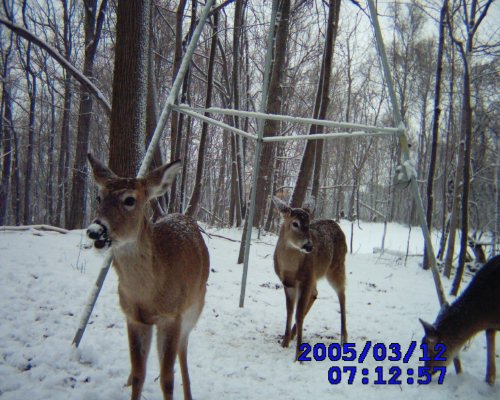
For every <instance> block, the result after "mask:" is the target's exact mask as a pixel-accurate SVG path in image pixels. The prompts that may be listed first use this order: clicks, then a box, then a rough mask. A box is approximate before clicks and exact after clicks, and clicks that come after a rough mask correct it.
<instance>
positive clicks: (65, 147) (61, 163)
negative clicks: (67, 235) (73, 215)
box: [54, 73, 73, 226]
mask: <svg viewBox="0 0 500 400" xmlns="http://www.w3.org/2000/svg"><path fill="white" fill-rule="evenodd" d="M72 97H73V88H72V86H71V77H70V75H69V74H68V73H66V77H65V79H64V101H63V104H64V106H63V107H64V108H63V117H62V129H61V141H60V144H59V160H58V163H57V202H56V215H55V221H54V225H56V226H62V223H63V212H64V209H63V205H64V197H65V196H66V186H67V181H68V164H69V161H68V158H69V122H70V115H71V101H72Z"/></svg>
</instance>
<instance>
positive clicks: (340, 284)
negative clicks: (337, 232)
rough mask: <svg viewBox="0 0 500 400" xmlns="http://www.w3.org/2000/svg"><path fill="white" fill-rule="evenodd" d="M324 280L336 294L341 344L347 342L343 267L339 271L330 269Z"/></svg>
mask: <svg viewBox="0 0 500 400" xmlns="http://www.w3.org/2000/svg"><path fill="white" fill-rule="evenodd" d="M326 278H327V279H328V283H330V285H331V286H332V288H333V289H334V290H335V292H336V293H337V296H338V298H339V304H340V342H341V343H342V344H344V343H346V342H347V322H346V309H345V302H346V299H345V272H344V265H343V264H342V266H341V268H340V269H335V268H332V269H330V270H329V271H328V273H327V276H326Z"/></svg>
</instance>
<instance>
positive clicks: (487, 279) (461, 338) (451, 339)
mask: <svg viewBox="0 0 500 400" xmlns="http://www.w3.org/2000/svg"><path fill="white" fill-rule="evenodd" d="M420 322H421V323H422V325H423V327H424V331H425V336H424V338H423V339H422V342H423V343H427V344H428V348H429V358H430V359H431V361H427V362H426V366H428V367H430V368H433V367H435V366H445V365H447V364H449V362H450V361H451V360H453V359H454V358H455V356H456V355H457V353H458V352H459V351H460V349H461V348H462V347H463V346H464V344H465V343H466V342H467V341H468V340H469V339H470V338H471V337H473V336H474V335H475V334H476V333H478V332H481V331H486V353H487V361H486V362H487V365H486V382H488V383H489V384H490V385H493V384H494V383H495V375H496V368H495V333H496V331H498V330H500V255H499V256H496V257H494V258H492V259H491V260H490V261H488V262H487V263H486V264H485V265H484V266H483V267H482V268H481V269H480V270H479V271H478V272H477V273H476V275H475V276H474V278H473V279H472V280H471V282H470V283H469V286H467V288H466V289H465V290H464V291H463V293H462V294H461V295H460V296H459V297H458V298H457V299H456V300H455V301H454V302H453V304H452V305H451V306H449V305H447V304H446V305H445V306H444V307H442V309H441V311H440V313H439V315H438V317H437V319H436V322H434V324H432V325H431V324H429V323H428V322H425V321H422V320H420ZM438 343H442V344H444V345H445V346H446V350H445V351H444V353H443V354H442V355H441V357H439V358H445V359H446V361H435V360H434V358H435V355H436V352H435V346H436V344H438Z"/></svg>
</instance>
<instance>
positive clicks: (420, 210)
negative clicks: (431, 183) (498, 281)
mask: <svg viewBox="0 0 500 400" xmlns="http://www.w3.org/2000/svg"><path fill="white" fill-rule="evenodd" d="M368 6H369V8H370V15H371V19H372V22H373V27H374V29H375V37H376V39H377V45H378V52H379V56H380V59H381V61H382V69H383V72H384V77H385V80H386V82H387V87H388V89H389V96H390V98H391V103H392V108H393V110H392V112H393V115H394V122H395V123H396V125H398V126H399V127H404V124H403V118H402V116H401V112H400V109H399V102H398V99H397V97H396V92H395V90H394V83H393V81H392V76H391V70H390V68H389V62H388V61H387V53H386V51H385V46H384V40H383V38H382V32H381V30H380V25H379V22H378V17H377V11H376V9H375V5H374V4H373V0H368ZM399 144H400V146H401V150H402V153H403V159H404V161H408V160H409V159H410V150H409V148H408V140H407V138H406V134H405V133H404V131H403V133H402V134H401V135H400V136H399ZM410 187H411V191H412V195H413V197H414V199H415V202H416V205H417V215H418V219H419V221H420V226H421V228H422V233H423V235H424V240H425V245H426V247H427V256H428V257H427V258H428V260H429V265H430V267H431V270H432V275H433V278H434V284H435V286H436V291H437V295H438V299H439V304H440V305H443V304H444V303H445V302H446V296H445V294H444V290H443V286H442V284H441V279H440V277H439V271H438V269H437V267H436V256H435V254H434V248H433V247H432V240H431V235H430V233H429V229H428V227H427V221H426V218H425V213H424V206H423V204H422V199H421V197H420V193H419V192H418V185H417V181H416V179H415V178H412V179H411V180H410Z"/></svg>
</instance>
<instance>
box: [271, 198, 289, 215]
mask: <svg viewBox="0 0 500 400" xmlns="http://www.w3.org/2000/svg"><path fill="white" fill-rule="evenodd" d="M273 203H274V205H275V206H276V208H277V209H278V211H279V212H280V213H281V214H283V215H284V214H287V215H290V213H291V212H292V209H291V208H290V207H289V206H288V205H287V204H286V203H285V202H284V201H283V200H281V199H280V198H279V197H276V196H273Z"/></svg>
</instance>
